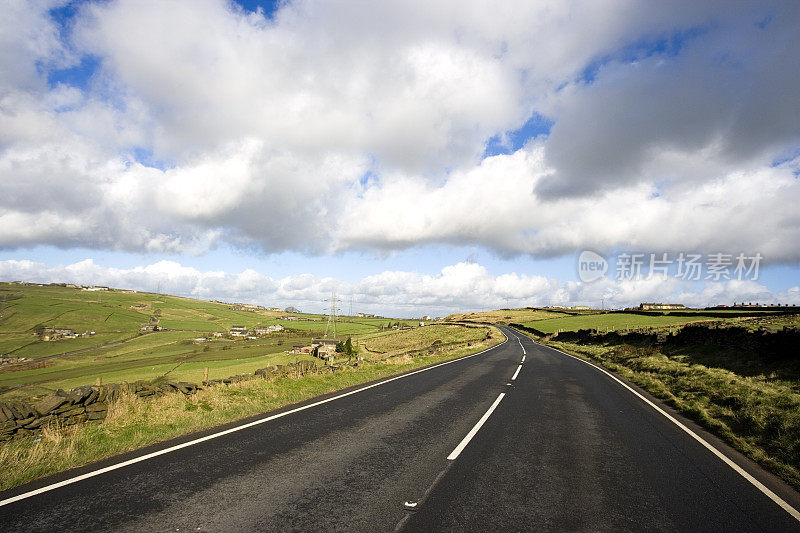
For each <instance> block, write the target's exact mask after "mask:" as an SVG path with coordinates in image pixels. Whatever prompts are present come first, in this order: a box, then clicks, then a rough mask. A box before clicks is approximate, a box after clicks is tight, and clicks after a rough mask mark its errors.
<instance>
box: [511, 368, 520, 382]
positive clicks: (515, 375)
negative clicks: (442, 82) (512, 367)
mask: <svg viewBox="0 0 800 533" xmlns="http://www.w3.org/2000/svg"><path fill="white" fill-rule="evenodd" d="M520 370H522V365H519V366H518V367H517V371H516V372H514V375H513V376H511V381H514V380H516V379H517V375H519V371H520Z"/></svg>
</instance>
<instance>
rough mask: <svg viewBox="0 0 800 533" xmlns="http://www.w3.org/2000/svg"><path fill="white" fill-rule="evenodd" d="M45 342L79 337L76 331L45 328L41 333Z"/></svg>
mask: <svg viewBox="0 0 800 533" xmlns="http://www.w3.org/2000/svg"><path fill="white" fill-rule="evenodd" d="M40 335H41V338H42V340H43V341H55V340H58V339H74V338H75V337H77V336H78V334H77V333H75V330H74V329H71V328H62V327H54V328H43V329H42V332H41V333H40Z"/></svg>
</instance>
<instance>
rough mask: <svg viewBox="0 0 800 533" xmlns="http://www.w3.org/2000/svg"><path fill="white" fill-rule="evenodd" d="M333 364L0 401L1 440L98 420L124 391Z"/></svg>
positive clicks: (172, 390)
mask: <svg viewBox="0 0 800 533" xmlns="http://www.w3.org/2000/svg"><path fill="white" fill-rule="evenodd" d="M333 370H334V367H328V366H326V367H317V366H316V363H315V362H314V361H299V362H297V363H290V364H288V365H275V366H271V367H268V368H262V369H259V370H256V371H255V373H253V374H241V375H237V376H231V377H229V378H225V379H215V380H209V381H204V382H203V384H202V385H197V384H195V383H189V382H186V381H177V382H175V381H161V382H149V383H148V382H144V381H137V382H135V383H119V384H116V383H115V384H110V385H94V386H89V385H85V386H82V387H76V388H74V389H71V390H68V391H65V390H61V389H59V390H58V391H56V392H55V393H54V394H50V395H47V396H43V397H37V398H30V399H25V400H12V401H10V402H5V403H0V442H4V441H9V440H11V439H12V438H15V437H25V436H31V435H35V434H38V433H40V432H41V430H42V428H44V427H46V426H48V425H49V426H59V427H67V426H74V425H75V424H81V423H87V422H95V421H96V422H100V421H102V420H104V419H105V418H106V414H107V413H108V406H109V404H110V403H111V402H113V401H115V400H116V399H117V398H119V397H120V396H121V395H122V394H123V393H130V394H135V395H137V396H139V397H140V398H148V397H156V396H161V395H164V394H177V393H180V394H183V395H186V396H188V395H191V394H194V393H196V392H197V391H198V390H200V389H202V388H203V387H209V386H215V385H229V384H231V383H237V382H241V381H246V380H250V379H256V378H259V379H267V378H271V377H277V376H281V375H288V376H297V377H300V376H302V375H305V374H309V373H318V372H321V371H325V372H332V371H333Z"/></svg>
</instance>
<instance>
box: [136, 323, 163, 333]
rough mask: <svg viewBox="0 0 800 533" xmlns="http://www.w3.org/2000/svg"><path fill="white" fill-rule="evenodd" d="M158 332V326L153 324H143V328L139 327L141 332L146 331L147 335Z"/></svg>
mask: <svg viewBox="0 0 800 533" xmlns="http://www.w3.org/2000/svg"><path fill="white" fill-rule="evenodd" d="M158 330H159V327H158V324H155V323H153V322H150V323H149V324H142V325H141V326H139V331H145V332H147V333H149V332H151V331H158Z"/></svg>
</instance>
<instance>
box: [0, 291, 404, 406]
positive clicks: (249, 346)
mask: <svg viewBox="0 0 800 533" xmlns="http://www.w3.org/2000/svg"><path fill="white" fill-rule="evenodd" d="M284 316H294V317H296V318H298V319H299V320H285V319H281V318H280V317H284ZM151 317H155V318H156V319H157V320H158V324H159V326H161V327H163V328H167V329H168V330H166V331H158V332H155V333H148V334H144V335H143V334H141V333H140V326H141V324H145V323H148V322H149V321H150V320H151ZM389 322H392V323H393V324H394V323H398V322H400V323H401V324H404V325H407V324H414V325H416V323H417V322H415V321H410V320H396V319H374V318H356V317H341V318H339V319H338V320H337V325H336V330H337V334H338V335H339V337H346V336H350V335H367V334H370V333H376V332H380V331H381V330H382V329H383V328H385V327H387V326H388V324H389ZM272 324H281V325H283V326H284V327H285V328H287V331H286V332H283V333H279V334H273V335H270V336H269V337H264V338H260V339H258V340H236V341H233V340H215V341H211V342H204V343H202V344H199V343H195V342H194V339H195V338H197V337H205V336H208V335H209V334H211V333H212V332H215V331H227V330H228V329H229V328H230V327H231V326H233V325H243V326H247V327H248V328H252V327H255V326H257V325H263V326H267V325H272ZM326 324H327V317H324V316H320V315H309V314H290V313H283V312H281V313H278V312H271V311H266V310H264V311H262V310H259V311H256V312H252V311H236V310H233V309H231V306H230V305H229V304H223V303H218V302H206V301H202V300H192V299H189V298H182V297H176V296H168V295H163V294H152V293H140V292H133V291H124V290H114V289H112V290H110V291H99V292H89V291H82V290H80V289H73V288H66V287H59V286H45V287H39V286H36V285H15V284H10V283H0V355H6V356H10V357H17V358H26V359H27V360H28V361H30V362H32V363H31V364H30V365H29V366H30V368H29V369H24V370H17V371H14V372H9V371H7V370H8V369H9V367H7V366H6V367H0V400H2V399H9V398H12V397H29V396H33V395H37V394H44V393H46V392H49V391H52V390H55V389H58V388H64V389H66V388H71V387H75V386H78V385H85V384H91V383H95V381H96V380H97V379H100V380H101V382H102V383H116V382H121V381H133V380H138V379H145V380H150V379H154V378H157V377H160V376H164V375H166V376H168V377H169V378H170V379H174V380H186V381H200V380H201V379H202V375H203V372H204V369H205V368H206V367H208V369H209V378H210V379H215V378H221V377H228V376H230V375H233V374H240V373H245V372H252V371H253V370H255V369H257V368H262V367H265V366H269V365H273V364H284V363H286V362H290V361H295V360H298V359H308V358H309V356H307V355H293V354H287V353H286V352H287V350H291V348H292V346H293V345H295V344H303V345H305V344H308V343H309V341H310V339H311V338H312V337H316V336H321V335H322V334H323V332H324V331H325V326H326ZM43 326H61V327H67V328H72V329H74V330H75V331H77V332H78V333H83V332H91V331H94V332H95V334H94V335H89V336H85V337H79V338H75V339H62V340H57V341H51V342H44V341H41V340H40V339H39V336H38V335H37V334H36V330H37V328H40V327H43ZM71 352H79V353H71ZM14 368H15V369H19V368H20V367H19V366H15V367H14Z"/></svg>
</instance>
